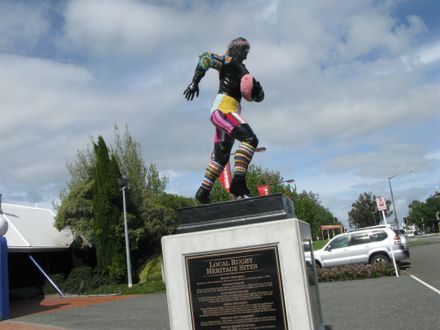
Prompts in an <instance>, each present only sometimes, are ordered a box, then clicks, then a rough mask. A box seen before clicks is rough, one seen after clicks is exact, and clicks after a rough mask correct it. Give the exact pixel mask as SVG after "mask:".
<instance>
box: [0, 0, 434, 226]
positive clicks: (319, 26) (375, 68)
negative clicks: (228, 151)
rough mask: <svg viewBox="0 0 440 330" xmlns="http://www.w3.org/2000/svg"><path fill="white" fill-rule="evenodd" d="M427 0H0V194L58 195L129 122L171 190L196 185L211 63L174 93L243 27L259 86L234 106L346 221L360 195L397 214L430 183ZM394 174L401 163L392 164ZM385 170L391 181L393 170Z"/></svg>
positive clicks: (39, 199) (276, 166) (265, 157)
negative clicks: (257, 95)
mask: <svg viewBox="0 0 440 330" xmlns="http://www.w3.org/2000/svg"><path fill="white" fill-rule="evenodd" d="M439 12H440V2H439V1H436V0H417V1H415V0H413V1H410V0H370V1H367V0H356V1H342V0H315V1H307V2H306V1H296V0H290V1H287V0H285V1H283V0H279V1H278V0H242V1H234V0H225V1H219V0H212V1H201V0H198V1H190V0H161V1H158V0H156V1H153V0H151V1H148V0H145V1H140V0H125V1H119V0H95V1H89V0H75V1H49V0H47V1H31V0H27V1H24V0H0V116H1V117H0V193H2V194H3V202H5V203H11V204H19V205H35V204H38V206H39V207H48V208H53V206H52V205H53V202H55V203H56V202H57V201H58V198H59V193H60V191H62V190H63V189H65V187H66V183H67V182H68V180H69V173H68V170H67V168H66V162H71V161H73V160H75V158H76V154H77V151H78V150H85V149H87V148H90V146H91V142H90V141H91V139H94V140H96V139H97V137H98V136H99V135H102V136H103V137H104V139H105V140H106V141H107V143H108V144H110V145H111V144H112V143H113V141H114V127H115V125H117V126H118V127H120V128H123V127H125V126H127V127H128V130H129V132H130V133H131V135H132V136H133V137H134V139H135V140H136V141H137V142H139V144H140V145H141V149H142V156H143V158H144V160H145V162H146V163H147V164H149V163H153V164H155V165H156V166H157V168H158V170H159V171H160V173H161V174H163V175H167V176H168V177H169V184H168V186H167V192H170V193H174V194H180V195H184V196H193V195H194V193H195V191H196V190H197V188H198V186H199V185H200V182H201V179H202V177H203V172H204V169H205V167H206V165H207V163H208V161H209V159H210V153H211V150H212V143H213V141H212V137H213V126H212V124H211V123H210V122H209V114H210V113H209V109H210V107H211V104H212V101H213V100H214V97H215V95H216V92H217V87H218V75H217V73H216V72H215V71H212V72H211V71H210V72H208V73H207V74H206V76H205V77H204V79H203V80H202V82H201V83H200V96H199V98H197V99H195V100H194V101H192V102H188V101H186V100H185V99H184V97H183V95H182V94H183V91H184V89H185V88H186V87H187V85H188V84H189V83H190V82H191V79H192V76H193V72H194V68H195V66H196V63H197V60H198V55H199V54H201V53H203V52H205V51H212V52H214V53H217V54H223V53H224V51H225V48H226V45H227V44H228V42H229V41H230V40H232V39H234V38H236V37H239V36H242V37H245V38H246V39H248V40H249V42H250V44H251V51H250V53H249V56H248V59H247V60H246V62H245V64H246V66H247V68H248V70H249V71H250V72H251V73H252V75H253V76H254V77H256V79H257V80H259V81H260V82H261V85H262V86H263V88H264V90H265V95H266V98H265V100H264V101H263V102H261V103H251V102H246V101H243V103H242V115H243V117H244V118H245V119H246V120H247V122H248V123H249V124H250V125H251V127H252V128H253V130H254V131H255V133H256V134H257V136H258V138H259V140H260V146H265V147H266V148H267V150H266V152H264V153H258V154H256V155H255V157H254V160H253V162H254V164H256V165H258V166H261V167H263V168H268V169H270V170H275V171H279V172H280V174H281V176H282V177H283V178H284V179H294V180H295V183H294V185H295V186H296V189H297V190H298V191H303V190H305V191H312V192H314V193H316V194H318V195H319V199H320V201H321V203H322V205H323V206H325V207H326V208H328V209H329V210H330V211H331V212H332V213H333V214H334V215H335V216H336V217H337V218H338V219H339V220H340V221H342V222H343V223H345V224H347V223H348V212H349V211H350V209H351V205H352V203H353V202H355V201H356V200H357V199H358V197H359V195H360V194H361V193H364V192H371V193H373V194H375V195H376V196H384V197H385V198H387V199H390V189H389V182H391V184H392V189H393V193H394V200H395V205H396V210H397V215H398V217H399V219H401V218H402V217H403V216H405V215H407V214H408V204H409V203H410V202H411V201H412V200H421V201H424V200H425V199H426V198H427V197H429V196H430V195H432V194H433V193H435V191H436V190H440V188H439V185H440V166H439V165H440V143H439V142H440V138H439V127H440V111H439V106H440V21H439V20H438V17H436V16H438V13H439ZM394 176H395V177H394ZM390 177H393V178H392V179H390V180H388V178H390Z"/></svg>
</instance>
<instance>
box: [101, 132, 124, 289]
mask: <svg viewBox="0 0 440 330" xmlns="http://www.w3.org/2000/svg"><path fill="white" fill-rule="evenodd" d="M94 149H95V155H96V175H95V188H94V189H95V190H94V195H93V210H94V214H95V221H94V233H95V242H96V259H97V264H98V267H99V268H100V269H101V270H102V271H103V272H104V273H105V274H106V275H107V276H108V278H109V280H110V281H111V282H118V281H120V280H122V279H123V278H124V274H125V266H124V255H123V244H122V243H123V242H122V237H121V236H122V235H121V234H120V233H121V228H122V223H121V212H120V208H119V206H120V204H121V197H120V195H121V194H120V191H119V185H118V178H119V177H120V171H119V167H118V163H117V161H116V158H115V157H114V156H112V157H111V158H110V157H109V152H108V149H107V146H106V144H105V142H104V139H103V138H102V136H99V138H98V143H97V144H95V145H94Z"/></svg>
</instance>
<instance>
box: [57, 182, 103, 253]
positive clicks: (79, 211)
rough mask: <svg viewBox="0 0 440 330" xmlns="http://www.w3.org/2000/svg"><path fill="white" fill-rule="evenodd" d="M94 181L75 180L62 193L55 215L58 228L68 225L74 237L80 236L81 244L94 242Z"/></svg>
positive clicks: (86, 244) (87, 244)
mask: <svg viewBox="0 0 440 330" xmlns="http://www.w3.org/2000/svg"><path fill="white" fill-rule="evenodd" d="M94 185H95V181H94V180H93V179H88V180H85V181H83V182H79V181H78V182H77V183H75V184H74V185H72V186H71V187H70V191H69V193H68V194H65V195H63V197H62V200H61V204H60V206H59V207H58V212H57V215H56V217H55V227H56V228H57V229H58V230H62V229H63V228H66V227H69V228H70V229H71V230H72V233H73V236H74V237H80V238H81V241H82V245H83V246H88V247H90V246H92V245H93V244H94V242H95V237H94V232H93V218H94V214H93V188H94Z"/></svg>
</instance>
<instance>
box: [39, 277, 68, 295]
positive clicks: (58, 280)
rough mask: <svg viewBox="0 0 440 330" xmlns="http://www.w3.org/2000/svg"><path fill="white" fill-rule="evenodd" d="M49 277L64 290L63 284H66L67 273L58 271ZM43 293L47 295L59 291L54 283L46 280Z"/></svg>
mask: <svg viewBox="0 0 440 330" xmlns="http://www.w3.org/2000/svg"><path fill="white" fill-rule="evenodd" d="M49 277H50V278H51V280H52V281H53V282H54V283H55V284H56V286H57V287H59V288H60V289H61V291H63V285H64V281H65V278H66V275H64V274H63V273H58V274H51V275H49ZM43 293H44V294H45V295H47V294H54V293H57V291H56V290H55V288H54V287H53V286H52V284H50V283H49V281H48V280H46V282H44V285H43Z"/></svg>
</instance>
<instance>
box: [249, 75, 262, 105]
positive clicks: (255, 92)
mask: <svg viewBox="0 0 440 330" xmlns="http://www.w3.org/2000/svg"><path fill="white" fill-rule="evenodd" d="M254 79H255V78H254ZM252 98H253V99H254V101H255V102H261V101H263V100H264V91H263V87H261V85H260V82H258V81H256V80H255V81H254V86H253V88H252Z"/></svg>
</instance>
